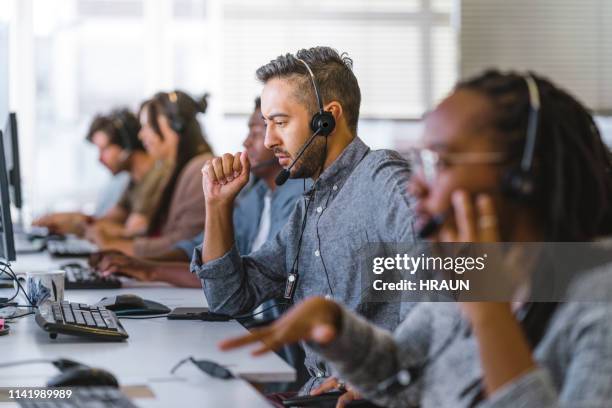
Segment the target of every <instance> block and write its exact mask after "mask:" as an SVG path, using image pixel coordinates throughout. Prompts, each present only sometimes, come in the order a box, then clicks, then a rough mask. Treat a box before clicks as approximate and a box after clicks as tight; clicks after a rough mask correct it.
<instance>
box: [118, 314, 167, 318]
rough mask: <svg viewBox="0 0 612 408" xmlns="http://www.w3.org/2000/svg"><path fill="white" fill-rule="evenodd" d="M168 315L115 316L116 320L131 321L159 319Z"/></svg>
mask: <svg viewBox="0 0 612 408" xmlns="http://www.w3.org/2000/svg"><path fill="white" fill-rule="evenodd" d="M169 314H170V313H166V314H163V315H156V316H117V319H131V320H146V319H159V318H161V317H166V316H168V315H169Z"/></svg>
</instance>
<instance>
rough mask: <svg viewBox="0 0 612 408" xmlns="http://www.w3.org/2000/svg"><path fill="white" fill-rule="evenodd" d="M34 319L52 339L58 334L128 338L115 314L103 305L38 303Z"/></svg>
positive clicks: (103, 338)
mask: <svg viewBox="0 0 612 408" xmlns="http://www.w3.org/2000/svg"><path fill="white" fill-rule="evenodd" d="M35 319H36V323H38V325H39V326H40V327H41V328H42V329H43V330H45V331H47V332H49V336H50V337H51V338H52V339H54V338H56V337H57V335H58V334H68V335H72V336H82V337H90V338H93V339H96V340H115V341H120V340H124V339H127V338H128V337H129V336H128V334H127V332H126V331H125V329H124V328H123V326H122V325H121V322H119V320H118V319H117V316H115V314H114V313H113V312H112V311H110V310H108V309H106V308H105V307H104V306H93V305H87V304H84V303H71V302H68V301H63V302H47V303H43V304H42V305H40V306H38V310H37V311H36V317H35Z"/></svg>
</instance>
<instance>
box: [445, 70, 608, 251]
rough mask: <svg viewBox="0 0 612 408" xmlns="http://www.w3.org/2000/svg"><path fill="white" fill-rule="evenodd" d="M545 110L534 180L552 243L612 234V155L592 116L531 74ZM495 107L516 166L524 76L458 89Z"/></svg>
mask: <svg viewBox="0 0 612 408" xmlns="http://www.w3.org/2000/svg"><path fill="white" fill-rule="evenodd" d="M532 76H533V78H534V80H535V81H536V83H537V85H538V89H539V92H540V100H541V107H540V113H539V115H540V116H539V123H538V129H537V140H536V145H535V151H534V162H533V167H532V173H533V174H532V176H533V178H534V180H535V186H536V194H535V196H534V200H533V202H532V205H533V206H534V207H535V208H534V210H535V211H536V214H537V217H538V219H540V220H542V221H543V222H542V223H543V226H544V231H545V234H546V235H545V238H546V240H548V241H554V242H561V241H590V240H593V239H594V238H597V237H599V236H605V235H610V234H612V154H611V152H610V149H609V148H608V147H606V145H605V144H604V142H603V140H602V138H601V134H600V132H599V129H598V128H597V126H596V124H595V122H594V120H593V116H592V115H591V114H590V113H589V111H588V110H587V108H585V107H584V105H582V104H581V103H580V102H579V101H578V100H576V99H575V98H574V97H573V96H571V95H570V94H569V93H567V92H566V91H564V90H562V89H560V88H558V87H556V86H555V85H554V84H553V83H552V82H551V81H549V80H548V79H545V78H542V77H540V76H537V75H534V74H532ZM456 89H457V90H461V89H467V90H472V91H476V92H478V93H480V94H483V95H484V96H486V97H487V98H489V100H490V101H491V102H492V103H493V109H492V112H493V115H492V118H491V120H492V126H494V128H495V129H496V130H497V131H499V132H500V133H502V134H503V135H504V140H503V142H502V143H503V144H504V145H505V146H504V147H503V148H504V150H505V151H506V152H508V153H509V157H510V161H511V163H512V165H516V166H518V163H519V161H520V159H521V157H522V154H523V149H524V146H525V137H526V129H527V122H528V116H529V111H530V101H529V93H528V89H527V84H526V82H525V78H524V76H523V75H520V74H518V73H515V72H509V73H502V72H499V71H496V70H491V71H486V72H485V73H483V74H482V75H479V76H477V77H474V78H471V79H467V80H465V81H462V82H460V83H459V84H458V85H457V88H456Z"/></svg>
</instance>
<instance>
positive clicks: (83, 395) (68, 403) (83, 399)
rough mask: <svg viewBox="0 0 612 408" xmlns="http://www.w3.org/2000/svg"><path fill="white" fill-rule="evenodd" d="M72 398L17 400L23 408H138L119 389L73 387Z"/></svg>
mask: <svg viewBox="0 0 612 408" xmlns="http://www.w3.org/2000/svg"><path fill="white" fill-rule="evenodd" d="M70 389H71V391H72V394H71V395H70V398H64V399H60V398H54V399H38V400H36V399H15V400H14V401H16V402H17V404H19V406H20V407H23V408H83V407H90V408H137V406H136V405H134V403H133V402H132V401H130V400H129V399H128V397H126V396H125V394H123V393H122V392H121V391H120V390H119V389H118V388H114V387H71V388H70Z"/></svg>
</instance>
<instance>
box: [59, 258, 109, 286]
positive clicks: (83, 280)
mask: <svg viewBox="0 0 612 408" xmlns="http://www.w3.org/2000/svg"><path fill="white" fill-rule="evenodd" d="M61 268H62V269H63V270H64V271H65V272H66V289H117V288H120V287H121V281H120V280H119V278H117V277H116V276H102V275H101V274H100V273H99V272H98V271H97V270H95V269H93V268H90V267H88V266H83V265H80V264H76V263H75V264H66V265H63V266H62V267H61Z"/></svg>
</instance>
